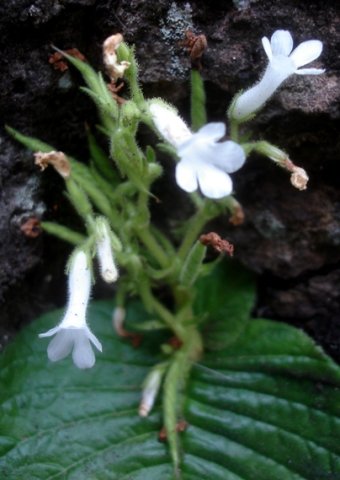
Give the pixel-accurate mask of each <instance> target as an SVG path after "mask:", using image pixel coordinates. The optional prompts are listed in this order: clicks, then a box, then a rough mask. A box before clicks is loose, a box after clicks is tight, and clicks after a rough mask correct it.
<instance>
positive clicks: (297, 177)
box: [290, 166, 309, 190]
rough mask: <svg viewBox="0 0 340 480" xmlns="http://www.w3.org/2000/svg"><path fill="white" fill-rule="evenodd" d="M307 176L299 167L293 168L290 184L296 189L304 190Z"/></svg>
mask: <svg viewBox="0 0 340 480" xmlns="http://www.w3.org/2000/svg"><path fill="white" fill-rule="evenodd" d="M308 180H309V177H308V175H307V172H306V170H304V169H303V168H300V167H295V166H294V168H293V173H292V174H291V177H290V182H291V184H292V185H293V186H294V187H295V188H297V189H298V190H306V188H307V183H308Z"/></svg>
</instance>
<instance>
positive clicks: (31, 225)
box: [20, 217, 42, 238]
mask: <svg viewBox="0 0 340 480" xmlns="http://www.w3.org/2000/svg"><path fill="white" fill-rule="evenodd" d="M20 230H21V231H22V232H23V233H24V235H25V236H26V237H29V238H36V237H39V235H40V234H41V232H42V230H41V226H40V221H39V220H38V219H37V218H36V217H31V218H29V219H28V220H26V222H25V223H23V224H22V225H21V227H20Z"/></svg>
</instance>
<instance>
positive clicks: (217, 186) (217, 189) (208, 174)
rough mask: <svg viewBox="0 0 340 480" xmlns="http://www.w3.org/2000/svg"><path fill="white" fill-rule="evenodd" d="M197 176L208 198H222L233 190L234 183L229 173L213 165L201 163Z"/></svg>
mask: <svg viewBox="0 0 340 480" xmlns="http://www.w3.org/2000/svg"><path fill="white" fill-rule="evenodd" d="M197 177H198V183H199V186H200V189H201V191H202V193H203V195H205V196H206V197H208V198H215V199H216V198H222V197H226V196H227V195H230V194H231V192H232V189H233V184H232V181H231V178H230V177H229V175H228V174H227V173H225V172H223V171H222V170H219V169H218V168H216V167H214V166H213V165H209V164H202V165H200V166H199V168H198V169H197Z"/></svg>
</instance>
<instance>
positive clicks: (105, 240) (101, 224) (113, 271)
mask: <svg viewBox="0 0 340 480" xmlns="http://www.w3.org/2000/svg"><path fill="white" fill-rule="evenodd" d="M96 234H97V241H96V245H97V257H98V262H99V268H100V274H101V276H102V278H103V280H105V282H107V283H112V282H115V281H116V280H117V278H118V270H117V267H116V264H115V261H114V258H113V251H112V245H111V238H110V229H109V227H108V225H107V223H106V221H105V220H104V219H102V218H99V219H97V225H96Z"/></svg>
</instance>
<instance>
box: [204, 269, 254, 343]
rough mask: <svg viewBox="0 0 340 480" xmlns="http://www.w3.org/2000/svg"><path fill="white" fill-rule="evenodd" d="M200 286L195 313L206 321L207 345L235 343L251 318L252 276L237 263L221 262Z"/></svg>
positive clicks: (252, 302)
mask: <svg viewBox="0 0 340 480" xmlns="http://www.w3.org/2000/svg"><path fill="white" fill-rule="evenodd" d="M197 287H198V292H197V297H196V302H195V313H196V314H197V315H199V316H202V318H203V320H204V321H205V329H204V331H205V345H206V346H207V347H209V348H212V349H216V350H219V349H221V348H224V347H226V346H228V345H230V344H231V343H233V342H234V341H235V340H236V339H237V338H238V336H239V335H240V334H241V333H242V332H243V331H244V329H245V328H246V326H247V323H248V322H249V321H250V313H251V310H252V308H253V306H254V303H255V294H256V290H255V283H254V278H253V275H252V274H251V273H250V272H248V271H247V270H245V269H244V268H242V267H241V266H240V265H238V264H237V263H235V262H232V261H227V262H222V263H220V264H218V265H217V266H216V268H215V270H214V274H213V275H208V276H206V277H203V278H202V279H200V280H199V281H198V282H197Z"/></svg>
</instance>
